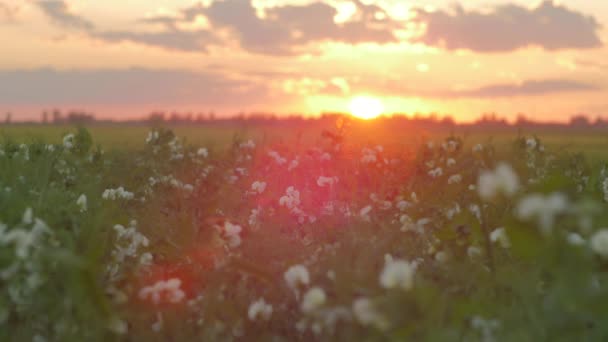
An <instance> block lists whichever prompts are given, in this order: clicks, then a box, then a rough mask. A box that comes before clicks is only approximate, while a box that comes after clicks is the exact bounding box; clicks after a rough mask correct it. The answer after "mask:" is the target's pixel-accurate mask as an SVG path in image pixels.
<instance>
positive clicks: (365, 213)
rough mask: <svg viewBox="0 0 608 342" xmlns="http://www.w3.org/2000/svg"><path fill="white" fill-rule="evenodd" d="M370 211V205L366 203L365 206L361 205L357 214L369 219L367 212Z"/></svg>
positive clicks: (366, 219)
mask: <svg viewBox="0 0 608 342" xmlns="http://www.w3.org/2000/svg"><path fill="white" fill-rule="evenodd" d="M371 212H372V206H371V205H368V206H366V207H363V208H362V209H361V210H360V211H359V216H360V217H361V218H362V219H364V220H365V221H370V220H371V218H370V216H369V214H370V213H371Z"/></svg>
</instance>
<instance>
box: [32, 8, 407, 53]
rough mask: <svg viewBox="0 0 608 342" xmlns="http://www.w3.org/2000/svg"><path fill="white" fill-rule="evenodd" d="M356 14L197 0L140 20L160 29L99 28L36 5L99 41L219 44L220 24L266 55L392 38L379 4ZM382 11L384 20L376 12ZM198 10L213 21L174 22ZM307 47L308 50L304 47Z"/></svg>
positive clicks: (195, 47)
mask: <svg viewBox="0 0 608 342" xmlns="http://www.w3.org/2000/svg"><path fill="white" fill-rule="evenodd" d="M356 4H357V8H358V15H357V18H356V20H354V21H349V22H347V23H343V24H336V23H335V22H334V16H335V15H336V13H337V10H336V9H335V8H334V7H332V6H330V5H328V4H325V3H322V2H314V3H310V4H307V5H288V6H280V7H273V8H270V9H267V11H266V14H267V16H266V17H265V18H260V17H258V16H257V14H256V10H255V8H254V7H253V5H252V4H251V0H218V1H214V2H212V3H211V4H210V5H209V6H203V5H201V4H196V5H193V6H191V7H188V8H185V9H183V10H181V11H180V13H179V15H178V16H177V17H171V16H158V17H151V18H144V19H140V20H139V21H138V22H139V23H144V24H157V25H158V24H160V25H162V26H164V30H163V31H161V32H154V33H152V32H137V31H100V30H93V28H94V26H93V24H92V23H91V22H89V21H88V20H86V19H84V18H81V17H79V16H76V15H74V14H72V13H70V12H69V10H68V6H67V5H66V3H65V1H61V0H52V1H51V0H48V1H42V2H38V5H39V6H40V8H41V9H42V10H43V11H44V13H45V14H46V15H47V16H49V17H50V18H51V19H52V20H54V21H55V22H56V23H58V24H61V25H63V26H68V27H74V28H81V29H84V30H87V31H88V32H89V34H90V35H91V36H92V37H94V38H97V39H101V40H104V41H110V42H115V41H132V42H136V43H141V44H145V45H150V46H157V47H161V48H166V49H172V50H180V51H189V52H191V51H202V52H204V51H206V49H207V48H208V47H209V46H210V45H212V44H222V43H223V42H222V40H221V39H220V38H219V37H218V36H217V31H218V30H220V29H225V30H228V31H229V32H231V33H232V35H233V37H234V38H236V40H238V42H239V43H240V45H241V47H242V48H243V49H245V50H247V51H249V52H253V53H260V54H270V55H293V54H298V53H301V52H303V51H304V50H305V49H307V45H309V44H310V43H314V42H320V41H337V42H344V43H350V44H356V43H363V42H376V43H387V42H396V41H397V38H396V37H395V35H394V34H393V30H394V28H395V27H397V26H400V25H401V24H400V23H396V22H394V21H392V20H391V19H389V16H388V14H387V13H386V12H385V11H384V10H383V9H381V8H380V7H378V6H374V5H365V4H362V3H361V2H359V1H356ZM376 13H382V14H384V15H385V17H386V18H387V19H386V20H378V19H376V18H375V14H376ZM197 16H204V17H206V18H207V19H208V20H209V22H210V23H211V25H212V27H211V28H210V29H208V30H204V29H201V30H197V31H185V30H180V29H179V24H184V23H191V22H193V21H194V20H195V19H196V17H197ZM307 52H309V51H307Z"/></svg>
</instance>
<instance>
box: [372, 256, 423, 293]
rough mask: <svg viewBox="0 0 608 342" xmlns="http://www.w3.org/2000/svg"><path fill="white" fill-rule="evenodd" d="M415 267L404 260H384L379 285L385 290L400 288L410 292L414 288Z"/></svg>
mask: <svg viewBox="0 0 608 342" xmlns="http://www.w3.org/2000/svg"><path fill="white" fill-rule="evenodd" d="M415 274H416V265H415V264H413V263H410V262H407V261H405V260H388V259H387V260H386V262H385V264H384V269H383V270H382V273H381V274H380V285H382V287H384V288H386V289H393V288H401V289H403V290H410V289H411V288H412V287H414V276H415Z"/></svg>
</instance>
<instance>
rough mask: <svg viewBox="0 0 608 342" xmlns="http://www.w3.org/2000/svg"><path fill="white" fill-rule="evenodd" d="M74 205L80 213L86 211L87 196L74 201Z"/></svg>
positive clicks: (83, 195)
mask: <svg viewBox="0 0 608 342" xmlns="http://www.w3.org/2000/svg"><path fill="white" fill-rule="evenodd" d="M76 205H77V206H78V208H80V212H81V213H82V212H85V211H87V196H86V195H85V194H82V195H80V197H78V199H77V200H76Z"/></svg>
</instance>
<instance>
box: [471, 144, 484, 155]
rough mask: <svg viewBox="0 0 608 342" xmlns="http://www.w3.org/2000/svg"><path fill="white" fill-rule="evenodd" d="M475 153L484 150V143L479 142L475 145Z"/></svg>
mask: <svg viewBox="0 0 608 342" xmlns="http://www.w3.org/2000/svg"><path fill="white" fill-rule="evenodd" d="M472 150H473V153H479V152H481V151H483V145H482V144H477V145H475V146H473V149H472Z"/></svg>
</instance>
